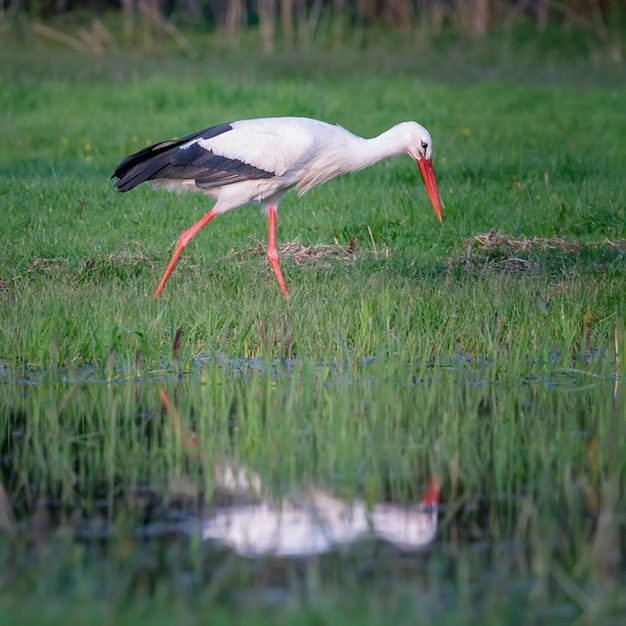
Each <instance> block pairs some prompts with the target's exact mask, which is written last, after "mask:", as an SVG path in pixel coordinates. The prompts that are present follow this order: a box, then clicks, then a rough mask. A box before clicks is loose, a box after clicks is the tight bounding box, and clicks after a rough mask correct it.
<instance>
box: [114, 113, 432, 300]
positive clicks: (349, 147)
mask: <svg viewBox="0 0 626 626" xmlns="http://www.w3.org/2000/svg"><path fill="white" fill-rule="evenodd" d="M402 153H406V154H408V155H409V156H411V157H412V158H413V159H415V161H416V162H417V164H418V166H419V168H420V171H421V173H422V177H423V178H424V183H425V184H426V189H427V190H428V194H429V196H430V200H431V202H432V204H433V208H434V209H435V214H436V215H437V218H438V219H439V221H440V222H441V208H440V203H439V195H438V193H437V184H436V182H435V172H434V170H433V165H432V160H431V158H432V140H431V137H430V134H429V132H428V131H427V130H426V129H425V128H424V127H423V126H420V125H419V124H417V123H416V122H403V123H401V124H397V125H396V126H394V127H392V128H390V129H389V130H388V131H386V132H384V133H382V134H381V135H379V136H378V137H374V138H373V139H363V138H362V137H358V136H356V135H353V134H352V133H350V132H348V131H347V130H345V129H344V128H341V127H340V126H334V125H332V124H327V123H326V122H320V121H318V120H314V119H308V118H302V117H273V118H262V119H250V120H240V121H238V122H231V123H229V124H220V125H219V126H212V127H211V128H207V129H205V130H201V131H198V132H196V133H193V134H191V135H187V136H186V137H183V138H182V139H176V140H172V141H163V142H161V143H157V144H155V145H153V146H149V147H147V148H144V149H143V150H140V151H139V152H137V153H135V154H132V155H130V156H128V157H126V158H125V159H124V160H123V161H122V162H121V163H120V164H119V165H118V166H117V168H116V169H115V172H114V174H113V177H115V178H118V179H119V180H118V181H117V182H116V183H115V186H116V187H117V190H118V191H120V192H125V191H130V190H131V189H133V188H134V187H136V186H137V185H140V184H141V183H143V182H145V181H147V180H155V181H157V182H156V183H155V185H154V186H155V187H157V186H162V187H165V188H166V189H169V190H171V191H189V190H192V191H203V192H204V193H206V194H208V195H209V196H211V197H213V198H215V199H216V202H215V204H214V206H213V208H212V209H211V210H210V211H209V212H208V213H207V214H206V215H205V216H204V217H203V218H202V219H200V220H198V221H197V222H196V223H195V224H194V225H193V226H192V227H191V228H189V229H188V230H186V231H185V232H184V233H183V234H182V235H181V236H180V238H179V240H178V244H177V246H176V250H175V251H174V254H173V255H172V258H171V260H170V262H169V264H168V266H167V268H166V270H165V272H164V273H163V276H162V278H161V281H160V282H159V285H158V287H157V288H156V291H155V293H154V297H156V296H158V295H159V294H160V293H161V291H162V290H163V287H164V286H165V283H166V282H167V279H168V277H169V275H170V273H171V272H172V270H173V269H174V266H175V265H176V262H177V261H178V258H179V257H180V255H181V253H182V251H183V250H184V248H185V246H186V245H187V244H188V243H189V241H190V240H191V238H192V237H193V236H194V235H195V234H196V233H197V232H198V231H199V230H200V229H201V228H202V227H204V226H205V225H206V224H208V223H209V222H210V221H211V220H212V219H213V218H214V217H215V216H216V215H219V214H220V213H224V212H225V211H228V210H229V209H234V208H235V207H238V206H241V205H243V204H247V203H249V202H258V203H261V204H263V205H265V208H266V210H267V215H268V221H269V226H268V244H267V257H268V259H269V262H270V264H271V265H272V269H273V270H274V274H275V275H276V278H277V280H278V284H279V285H280V289H281V291H282V294H283V296H285V297H287V289H286V287H285V281H284V280H283V277H282V273H281V271H280V265H279V261H278V253H277V251H276V210H277V208H278V204H279V202H280V201H281V199H282V197H283V196H284V195H285V193H286V192H287V191H289V189H291V188H292V187H295V188H296V190H297V191H298V193H299V195H302V194H304V193H306V192H307V191H309V189H312V188H313V187H315V186H316V185H321V184H322V183H325V182H326V181H327V180H330V179H331V178H334V177H335V176H339V175H340V174H345V173H347V172H356V171H357V170H360V169H363V168H364V167H368V166H369V165H373V164H374V163H377V162H378V161H381V160H382V159H386V158H388V157H392V156H396V155H399V154H402Z"/></svg>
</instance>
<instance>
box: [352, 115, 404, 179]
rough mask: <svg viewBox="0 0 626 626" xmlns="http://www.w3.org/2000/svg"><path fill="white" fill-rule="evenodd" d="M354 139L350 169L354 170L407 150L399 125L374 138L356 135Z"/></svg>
mask: <svg viewBox="0 0 626 626" xmlns="http://www.w3.org/2000/svg"><path fill="white" fill-rule="evenodd" d="M354 139H355V141H354V142H353V144H352V146H351V150H350V152H351V160H352V167H351V168H350V169H351V170H352V171H353V172H356V171H357V170H361V169H363V168H364V167H369V166H370V165H374V163H378V162H379V161H382V160H383V159H388V158H389V157H393V156H397V155H399V154H402V153H403V152H405V147H404V145H403V135H402V134H401V133H400V132H399V129H398V127H397V126H394V127H393V128H390V129H389V130H386V131H385V132H384V133H382V134H380V135H378V137H373V138H372V139H363V138H362V137H354Z"/></svg>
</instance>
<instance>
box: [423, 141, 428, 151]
mask: <svg viewBox="0 0 626 626" xmlns="http://www.w3.org/2000/svg"><path fill="white" fill-rule="evenodd" d="M422 150H423V151H424V152H426V150H428V144H427V143H426V142H425V141H422Z"/></svg>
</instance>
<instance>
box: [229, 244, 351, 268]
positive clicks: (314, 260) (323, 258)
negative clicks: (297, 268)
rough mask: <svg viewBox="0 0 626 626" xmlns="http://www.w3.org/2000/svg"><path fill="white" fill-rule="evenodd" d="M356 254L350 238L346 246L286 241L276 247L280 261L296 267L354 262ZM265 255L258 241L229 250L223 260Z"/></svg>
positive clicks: (264, 249)
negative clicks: (285, 260) (289, 262)
mask: <svg viewBox="0 0 626 626" xmlns="http://www.w3.org/2000/svg"><path fill="white" fill-rule="evenodd" d="M356 253H357V244H356V239H354V238H351V239H350V243H349V244H348V245H347V246H342V245H341V244H339V243H337V242H336V243H334V244H324V243H320V244H317V245H314V246H305V245H304V244H302V243H301V242H300V241H298V240H297V239H295V240H294V241H287V242H285V243H282V244H280V245H279V247H278V254H279V255H280V257H281V259H292V260H293V261H294V263H296V265H305V264H315V265H318V266H321V267H325V266H326V267H327V266H329V265H330V261H343V262H346V263H347V262H350V261H354V259H355V258H356ZM266 254H267V244H265V243H264V242H262V241H259V242H257V243H256V245H254V246H253V247H252V248H246V249H244V250H231V251H230V252H229V253H228V254H227V255H226V256H225V257H224V258H225V259H242V258H243V257H246V256H248V255H252V256H265V255H266Z"/></svg>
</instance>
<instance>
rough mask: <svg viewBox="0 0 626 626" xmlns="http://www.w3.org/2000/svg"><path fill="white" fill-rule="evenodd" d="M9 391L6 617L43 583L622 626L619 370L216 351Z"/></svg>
mask: <svg viewBox="0 0 626 626" xmlns="http://www.w3.org/2000/svg"><path fill="white" fill-rule="evenodd" d="M107 379H108V380H107ZM0 389H1V399H0V462H1V464H0V472H1V473H0V528H2V535H1V538H0V562H1V563H0V565H1V567H2V570H3V571H5V572H8V571H10V572H11V575H10V576H9V577H8V578H6V579H5V580H4V583H5V584H4V591H3V592H2V594H0V602H1V599H2V597H4V598H5V599H6V598H7V597H8V598H21V597H26V596H25V595H24V594H25V591H24V589H25V583H24V581H29V582H28V585H30V586H31V588H32V585H35V587H36V588H37V589H38V590H39V591H38V593H39V594H40V601H42V602H45V601H46V598H54V599H55V602H63V601H65V602H67V603H68V604H71V603H72V602H74V601H75V598H76V594H79V595H80V594H84V592H85V589H91V590H94V589H98V590H99V591H98V593H104V594H105V595H106V597H107V598H109V601H110V602H112V603H113V604H115V603H122V604H123V603H125V602H127V601H128V598H138V597H152V596H153V595H154V594H156V595H157V596H159V597H164V596H163V594H165V597H172V598H177V597H187V598H189V597H196V596H202V597H203V598H204V601H205V602H207V603H208V604H209V605H210V606H221V607H224V606H225V607H231V608H232V607H233V606H237V607H239V608H238V610H247V609H246V608H245V607H249V608H250V609H251V610H256V609H258V608H259V607H260V608H262V609H263V610H266V609H267V610H275V611H282V610H285V607H292V608H293V606H294V603H295V604H296V605H298V606H300V605H304V606H307V605H310V602H311V601H312V600H311V598H313V597H314V598H315V603H320V602H321V603H322V604H324V602H328V603H329V606H333V607H335V609H336V610H338V611H339V613H340V612H341V610H340V609H338V608H337V607H338V602H339V601H338V600H337V590H338V589H349V590H351V592H350V593H351V595H352V596H354V597H359V598H361V599H360V602H361V603H362V605H363V606H365V607H370V608H371V607H372V606H375V607H377V610H381V606H386V603H389V602H391V603H392V604H393V605H394V607H396V608H394V611H396V613H395V614H396V615H397V619H396V621H397V622H402V623H403V622H406V623H414V621H412V620H413V618H414V617H415V611H417V610H418V605H419V607H422V608H420V609H419V610H420V611H426V613H425V615H427V616H428V619H427V620H426V621H427V622H430V621H434V620H438V621H444V622H446V623H467V621H464V619H463V616H464V617H465V618H468V617H472V619H474V618H476V619H477V618H478V616H484V617H485V619H488V620H491V621H493V622H494V623H501V622H502V620H503V619H505V618H506V619H507V620H508V621H513V622H516V621H519V622H520V623H528V621H532V622H533V623H551V624H553V623H570V622H571V620H573V619H583V620H587V619H588V620H592V621H593V620H594V619H598V618H599V616H601V617H602V620H603V621H602V623H612V622H614V623H618V621H619V620H620V619H621V617H623V616H624V615H626V613H624V612H625V611H626V605H625V603H624V599H623V598H624V597H626V594H625V593H624V591H626V575H625V563H624V558H623V555H624V547H625V545H626V530H625V526H626V524H625V520H626V506H625V499H624V490H623V478H624V476H625V475H626V474H625V469H626V460H625V459H626V455H625V451H626V420H625V419H624V416H625V412H624V400H623V390H624V380H623V379H622V378H621V377H620V376H617V375H616V374H615V372H614V371H613V370H612V368H611V367H608V366H607V367H605V368H602V367H595V368H591V367H587V366H584V365H583V366H580V365H579V366H577V367H571V368H565V369H564V368H556V367H552V366H551V365H544V366H542V367H539V366H534V367H530V366H529V367H528V368H527V370H526V371H524V372H519V371H516V372H509V371H507V368H506V367H505V366H503V365H498V364H492V363H489V362H487V361H485V360H478V361H477V360H476V359H472V358H468V357H463V358H461V357H458V358H455V359H453V360H451V361H450V362H449V363H437V364H433V363H420V364H407V363H405V362H400V361H398V360H397V359H394V358H392V357H383V358H376V359H362V360H359V361H358V362H356V361H355V362H352V363H346V362H336V361H332V360H330V361H329V362H327V363H325V362H316V363H306V362H302V361H298V360H293V361H276V362H265V361H262V360H249V361H245V360H232V359H227V358H225V357H220V358H206V359H198V360H197V361H196V362H195V363H193V364H191V365H190V367H189V368H181V371H179V372H176V371H167V370H163V371H152V372H151V373H150V374H149V375H144V376H142V377H141V378H138V377H135V376H134V375H133V373H132V372H129V371H115V372H113V373H112V374H111V375H109V376H106V375H105V376H103V375H102V374H101V373H97V372H95V371H93V372H92V371H82V372H75V371H62V372H60V371H57V372H54V373H51V372H47V373H45V374H35V373H28V374H27V375H21V376H19V377H17V376H9V375H8V374H6V376H5V379H4V382H3V383H2V387H1V388H0ZM303 590H304V591H303ZM208 592H210V593H209V595H208V599H207V593H208ZM159 594H160V595H159ZM407 594H408V595H407ZM63 599H65V600H63ZM241 607H244V608H243V609H242V608H241ZM424 607H426V608H424ZM511 612H513V613H511ZM511 615H517V618H515V619H512V620H511V619H509V618H510V616H511ZM518 618H519V619H518ZM340 621H341V620H340ZM348 621H349V620H348ZM373 623H376V622H375V621H373Z"/></svg>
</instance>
